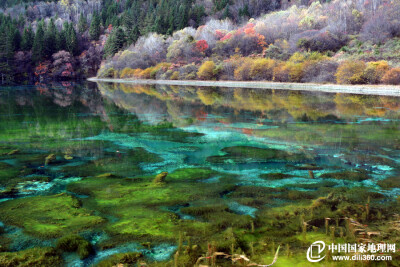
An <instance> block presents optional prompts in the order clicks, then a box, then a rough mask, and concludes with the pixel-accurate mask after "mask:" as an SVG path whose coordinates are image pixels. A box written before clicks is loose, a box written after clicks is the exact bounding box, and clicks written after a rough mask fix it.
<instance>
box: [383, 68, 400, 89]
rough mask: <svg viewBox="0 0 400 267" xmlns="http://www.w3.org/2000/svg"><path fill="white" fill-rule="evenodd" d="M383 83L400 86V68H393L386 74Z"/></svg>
mask: <svg viewBox="0 0 400 267" xmlns="http://www.w3.org/2000/svg"><path fill="white" fill-rule="evenodd" d="M382 81H383V82H384V83H386V84H395V85H398V84H400V68H393V69H391V70H389V71H387V72H386V73H385V75H384V76H383V77H382Z"/></svg>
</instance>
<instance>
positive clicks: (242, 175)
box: [0, 84, 400, 266]
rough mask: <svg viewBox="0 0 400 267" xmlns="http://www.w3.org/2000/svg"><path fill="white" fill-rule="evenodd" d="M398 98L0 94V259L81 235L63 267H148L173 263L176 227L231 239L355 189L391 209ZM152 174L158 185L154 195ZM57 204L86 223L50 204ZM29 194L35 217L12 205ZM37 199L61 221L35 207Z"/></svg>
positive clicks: (19, 90) (134, 91) (71, 90)
mask: <svg viewBox="0 0 400 267" xmlns="http://www.w3.org/2000/svg"><path fill="white" fill-rule="evenodd" d="M398 103H399V99H397V98H394V97H378V96H358V95H343V94H319V93H309V92H297V91H296V92H290V91H274V90H259V89H254V90H252V89H228V88H195V87H169V86H128V85H118V84H99V85H96V84H84V85H80V84H76V85H71V86H70V87H66V88H63V87H62V86H58V85H38V86H32V87H10V88H0V211H2V212H1V213H0V221H2V223H1V224H0V229H3V230H2V231H0V233H1V234H0V246H1V247H0V248H1V249H0V252H1V251H8V252H17V251H24V250H26V249H29V248H33V247H52V246H56V244H57V240H59V238H61V237H63V236H65V235H67V234H79V235H81V236H83V237H84V238H85V239H87V240H88V241H89V242H90V243H91V244H92V246H93V248H94V252H93V253H92V254H91V255H90V257H88V258H86V259H79V257H78V256H77V254H76V253H73V252H72V253H71V252H68V253H67V252H64V253H63V254H62V255H61V256H62V258H63V260H64V263H63V265H66V266H91V265H96V264H99V263H100V262H101V261H102V260H105V259H107V258H108V257H110V256H112V255H115V254H120V253H128V252H141V253H142V254H143V257H144V260H145V261H148V262H153V263H154V264H156V262H166V261H168V260H169V259H171V258H172V255H173V254H174V253H175V251H176V250H177V248H178V245H177V242H178V240H177V237H178V236H179V234H178V233H179V232H181V231H183V230H182V229H184V231H185V233H186V234H185V235H188V236H190V235H191V234H192V235H193V236H191V238H192V239H194V240H196V241H195V242H198V243H199V244H202V242H203V243H204V242H205V240H209V239H213V238H214V237H215V238H216V237H217V236H218V235H219V234H220V233H221V231H224V230H225V229H227V228H229V227H231V228H233V229H234V230H237V231H238V232H237V235H238V236H240V235H241V232H240V231H241V230H240V229H245V228H246V227H248V225H249V223H248V222H250V221H253V223H254V221H255V222H256V225H257V221H260V222H261V221H262V220H264V219H265V216H266V213H267V212H268V211H269V210H271V209H273V208H277V207H278V208H279V207H285V206H286V205H289V204H291V205H293V204H294V205H297V204H299V205H300V204H301V205H303V204H302V203H305V202H303V201H311V200H312V199H316V198H318V197H322V196H324V195H325V194H327V193H329V192H339V191H340V190H342V191H340V192H342V193H343V192H344V193H343V194H347V193H346V191H347V190H353V189H354V188H356V189H357V188H358V189H359V190H361V191H352V192H357V194H361V195H363V194H364V195H365V194H370V193H376V194H379V197H377V199H376V200H375V199H372V200H370V199H369V200H368V201H371V203H373V202H374V201H376V203H387V204H385V205H389V206H390V205H396V198H397V197H398V196H399V194H400V191H399V188H398V184H391V185H387V184H384V183H382V181H385V179H387V178H392V177H398V175H399V170H400V169H399V161H400V145H399V144H400V143H399V139H398V138H399V136H400V135H399V130H400V127H399V126H400V124H399V119H400V105H399V104H398ZM51 155H53V156H52V157H51ZM46 158H50V159H46ZM161 172H168V173H169V174H168V176H167V178H166V184H165V185H163V186H161V187H160V186H155V187H154V188H153V187H152V186H153V185H152V180H153V179H154V176H155V175H156V174H158V173H161ZM143 186H144V187H143ZM138 188H141V189H138ZM189 188H191V190H189ZM144 190H145V191H144ZM258 190H260V191H258ZM140 191H143V192H145V193H140ZM257 192H258V193H257ZM293 192H296V193H293ZM349 192H350V191H349ZM60 194H62V195H60ZM298 194H300V195H298ZM351 194H355V193H351ZM153 195H154V197H152V196H153ZM46 197H50V198H46ZM67 197H71V198H72V199H75V200H77V201H78V202H79V205H78V206H79V207H78V208H77V209H78V210H79V212H82V214H90V215H84V216H89V217H90V220H89V219H88V221H85V222H80V218H81V217H82V216H83V215H82V214H78V215H68V214H69V212H70V211H69V210H68V209H69V207H61V206H60V208H57V207H58V206H57V205H62V204H60V201H59V199H60V200H62V199H64V198H67ZM32 199H33V201H38V202H37V203H39V204H37V205H38V206H37V212H36V213H35V211H33V212H32V210H31V209H36V207H32V208H30V210H27V209H28V208H26V209H25V208H22V207H26V206H27V204H26V203H29V201H31V200H32ZM75 200H73V201H75ZM46 201H54V205H53V204H52V205H51V206H53V207H55V208H57V209H58V210H59V213H60V214H64V213H65V214H66V215H65V217H63V218H62V219H60V218H59V216H63V215H59V214H56V213H52V210H51V209H52V207H42V206H41V204H40V203H44V202H46ZM62 201H64V200H62ZM349 201H350V200H349ZM351 201H353V200H351ZM351 201H350V202H351ZM32 203H36V202H32ZM48 203H50V202H48ZM61 203H62V202H61ZM43 205H45V204H43ZM371 205H372V204H371ZM210 207H211V208H210ZM203 208H207V209H210V210H211V211H207V212H203V211H200V209H203ZM15 210H16V211H15ZM46 210H47V211H48V214H47V213H46ZM28 212H29V213H28ZM43 212H44V213H45V214H46V215H45V216H39V213H43ZM208 212H209V213H208ZM26 216H28V218H27V217H26ZM71 216H72V217H71ZM217 217H219V218H218V220H219V219H221V220H222V221H218V220H217ZM225 217H226V219H222V218H225ZM135 218H136V219H135ZM157 218H159V219H157ZM166 218H170V219H166ZM171 218H172V219H171ZM60 220H61V223H59V221H60ZM70 220H71V223H70ZM75 220H76V221H77V222H78V223H75ZM154 220H156V221H158V222H157V225H158V226H157V227H155V226H154ZM131 225H135V226H134V227H132V226H131ZM244 225H247V226H244ZM259 225H261V223H260V224H259ZM243 227H244V228H243ZM256 228H257V227H256ZM200 229H203V230H200ZM205 229H209V230H207V233H206V230H205ZM211 229H212V230H211ZM201 233H202V234H201ZM265 234H266V233H265V232H260V233H258V234H257V235H255V236H254V237H253V238H254V240H258V239H262V238H263V236H264V235H265ZM200 236H201V237H200ZM238 238H239V237H238ZM146 242H150V243H151V248H146V246H144V245H143V243H146ZM185 242H186V241H185ZM185 242H184V244H187V242H186V243H185ZM238 246H240V245H238ZM293 246H294V247H295V246H296V245H293ZM200 247H201V246H200ZM245 247H246V246H244V247H241V251H243V250H245V249H246V248H245ZM247 249H248V248H247ZM299 250H300V248H299ZM199 255H200V254H199ZM0 258H1V254H0Z"/></svg>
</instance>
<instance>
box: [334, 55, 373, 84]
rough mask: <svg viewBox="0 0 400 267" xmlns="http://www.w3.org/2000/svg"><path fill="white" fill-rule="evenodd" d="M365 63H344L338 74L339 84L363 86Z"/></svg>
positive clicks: (340, 66)
mask: <svg viewBox="0 0 400 267" xmlns="http://www.w3.org/2000/svg"><path fill="white" fill-rule="evenodd" d="M364 70H365V63H364V62H363V61H357V60H354V61H351V60H348V61H344V62H343V63H342V64H340V65H339V67H338V70H337V72H336V81H337V83H339V84H363V83H365V82H366V81H365V78H364V75H363V74H364Z"/></svg>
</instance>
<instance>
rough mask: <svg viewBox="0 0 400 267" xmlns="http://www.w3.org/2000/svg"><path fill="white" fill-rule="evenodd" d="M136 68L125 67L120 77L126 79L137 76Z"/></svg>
mask: <svg viewBox="0 0 400 267" xmlns="http://www.w3.org/2000/svg"><path fill="white" fill-rule="evenodd" d="M134 74H135V70H133V69H131V68H124V69H123V70H122V71H121V74H120V78H122V79H125V78H134V77H135V75H134Z"/></svg>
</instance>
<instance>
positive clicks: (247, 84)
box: [87, 77, 400, 96]
mask: <svg viewBox="0 0 400 267" xmlns="http://www.w3.org/2000/svg"><path fill="white" fill-rule="evenodd" d="M87 80H88V81H91V82H113V83H129V84H148V85H151V84H159V85H182V86H218V87H236V88H254V89H257V88H259V89H277V90H294V91H311V92H324V93H345V94H361V95H380V96H400V86H396V85H340V84H317V83H284V82H263V81H201V80H130V79H113V78H96V77H92V78H88V79H87Z"/></svg>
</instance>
